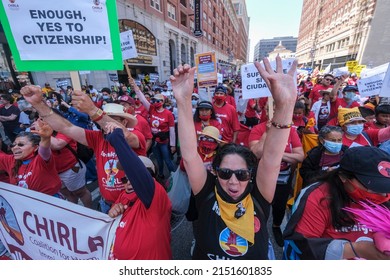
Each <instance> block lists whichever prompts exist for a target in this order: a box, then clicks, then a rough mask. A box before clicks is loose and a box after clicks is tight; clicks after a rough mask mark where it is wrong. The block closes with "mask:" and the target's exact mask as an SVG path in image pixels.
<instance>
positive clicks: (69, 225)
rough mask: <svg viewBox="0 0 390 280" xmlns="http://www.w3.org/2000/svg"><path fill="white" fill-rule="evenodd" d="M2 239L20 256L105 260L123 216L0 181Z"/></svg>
mask: <svg viewBox="0 0 390 280" xmlns="http://www.w3.org/2000/svg"><path fill="white" fill-rule="evenodd" d="M0 213H1V223H0V232H1V234H0V240H1V242H2V243H3V245H4V246H5V247H6V249H7V250H8V252H9V253H10V254H11V256H12V258H13V259H17V260H106V259H108V256H109V252H110V247H111V245H112V241H113V238H114V235H115V231H116V228H117V226H118V224H119V221H120V217H118V218H116V219H112V218H110V217H109V216H108V215H106V214H103V213H101V212H98V211H94V210H92V209H88V208H86V207H83V206H80V205H77V204H74V203H71V202H69V201H65V200H62V199H60V198H56V197H53V196H49V195H46V194H42V193H39V192H35V191H32V190H28V189H24V188H21V187H17V186H14V185H9V184H6V183H3V182H0Z"/></svg>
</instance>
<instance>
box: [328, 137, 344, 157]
mask: <svg viewBox="0 0 390 280" xmlns="http://www.w3.org/2000/svg"><path fill="white" fill-rule="evenodd" d="M342 146H343V143H336V142H332V141H328V140H324V147H325V149H327V150H328V152H330V153H332V154H338V153H339V152H340V151H341V147H342Z"/></svg>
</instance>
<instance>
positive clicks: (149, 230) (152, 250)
mask: <svg viewBox="0 0 390 280" xmlns="http://www.w3.org/2000/svg"><path fill="white" fill-rule="evenodd" d="M155 186H156V187H155V192H154V196H153V200H152V203H151V205H150V207H149V209H146V208H145V206H144V204H143V203H142V202H141V200H140V199H138V198H136V194H135V193H130V194H128V193H126V192H125V191H123V192H122V193H121V194H120V196H119V197H118V199H117V201H116V203H119V202H120V203H122V204H123V205H129V202H130V201H133V200H134V199H135V202H134V204H133V205H132V206H129V208H128V209H127V210H125V212H124V213H123V216H122V219H121V222H120V223H119V226H118V227H117V229H116V234H115V242H114V248H113V258H114V259H119V260H170V259H172V251H171V225H170V219H171V208H172V206H171V202H170V200H169V198H168V195H167V192H166V191H165V189H164V188H163V187H162V186H161V185H160V184H159V183H157V182H156V181H155Z"/></svg>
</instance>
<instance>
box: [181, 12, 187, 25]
mask: <svg viewBox="0 0 390 280" xmlns="http://www.w3.org/2000/svg"><path fill="white" fill-rule="evenodd" d="M180 23H181V25H183V26H185V27H187V15H186V14H185V13H183V12H180Z"/></svg>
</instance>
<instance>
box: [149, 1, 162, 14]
mask: <svg viewBox="0 0 390 280" xmlns="http://www.w3.org/2000/svg"><path fill="white" fill-rule="evenodd" d="M150 6H152V7H153V8H155V9H156V10H159V11H161V5H160V0H150Z"/></svg>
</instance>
